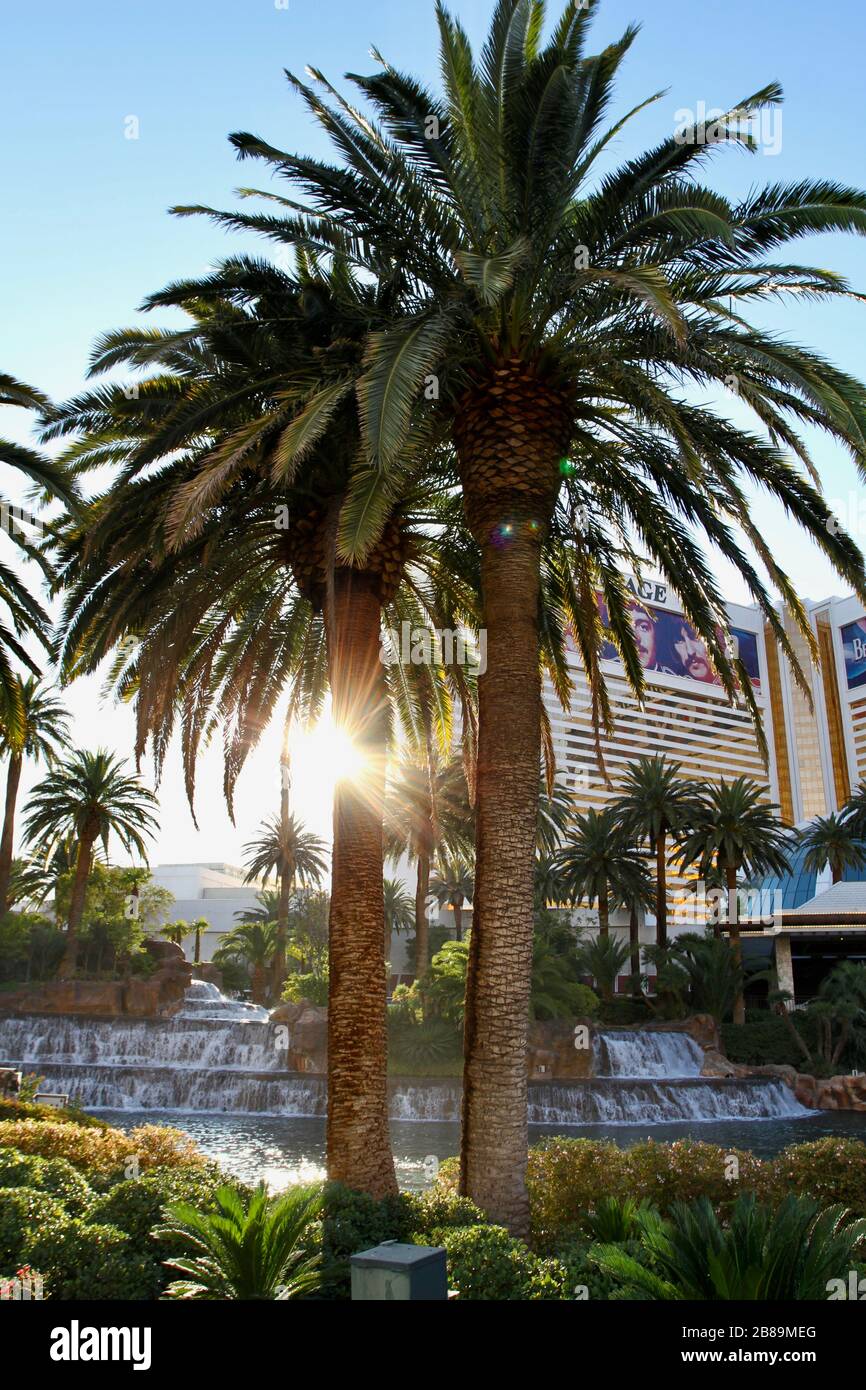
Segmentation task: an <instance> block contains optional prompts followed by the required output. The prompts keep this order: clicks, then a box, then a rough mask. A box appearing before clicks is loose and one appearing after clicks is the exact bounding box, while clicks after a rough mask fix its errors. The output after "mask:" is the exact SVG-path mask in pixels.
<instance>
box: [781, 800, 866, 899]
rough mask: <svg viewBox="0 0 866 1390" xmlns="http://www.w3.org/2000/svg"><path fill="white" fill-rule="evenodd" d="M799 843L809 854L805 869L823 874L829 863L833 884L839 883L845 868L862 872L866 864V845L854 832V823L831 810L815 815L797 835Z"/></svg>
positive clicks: (804, 861) (804, 862)
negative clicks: (826, 814) (821, 814)
mask: <svg viewBox="0 0 866 1390" xmlns="http://www.w3.org/2000/svg"><path fill="white" fill-rule="evenodd" d="M797 844H798V845H799V847H800V848H801V849H805V850H806V851H807V853H806V857H805V859H804V860H803V866H804V868H806V869H808V871H809V872H810V873H816V874H820V873H821V872H822V871H823V870H824V869H825V868H826V867H827V865H828V864H829V866H830V872H831V873H832V875H833V882H834V883H838V882H839V881H840V879H841V878H842V875H843V874H844V872H845V870H846V869H862V868H863V866H864V864H866V845H864V843H863V840H862V838H861V837H859V836H858V835H856V834H855V833H854V829H853V825H852V822H851V820H846V819H845V818H844V817H843V816H841V815H837V814H836V813H835V812H834V811H831V812H830V814H829V816H816V817H815V819H814V820H813V821H812V822H811V823H810V824H809V825H807V826H805V827H804V828H803V829H802V830H801V831H800V832H799V833H798V835H797Z"/></svg>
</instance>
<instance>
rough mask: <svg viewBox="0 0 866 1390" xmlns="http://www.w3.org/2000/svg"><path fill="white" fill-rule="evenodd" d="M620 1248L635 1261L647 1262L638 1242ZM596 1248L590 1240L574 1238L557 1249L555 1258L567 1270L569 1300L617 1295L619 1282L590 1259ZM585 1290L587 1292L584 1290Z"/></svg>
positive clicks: (634, 1241)
mask: <svg viewBox="0 0 866 1390" xmlns="http://www.w3.org/2000/svg"><path fill="white" fill-rule="evenodd" d="M619 1248H620V1249H621V1250H622V1251H623V1252H624V1253H625V1254H628V1255H631V1257H632V1258H633V1259H636V1260H641V1261H643V1262H646V1255H645V1253H644V1251H643V1249H642V1247H641V1244H640V1242H639V1241H637V1240H628V1241H623V1242H621V1243H620V1245H619ZM592 1249H593V1244H592V1242H591V1241H587V1240H579V1239H572V1240H567V1241H563V1242H562V1243H561V1244H559V1245H558V1246H557V1249H556V1256H557V1259H558V1260H559V1261H560V1263H561V1264H562V1265H563V1267H564V1269H565V1276H566V1290H567V1292H566V1297H567V1298H570V1299H577V1300H578V1301H583V1300H584V1299H592V1300H598V1299H601V1300H607V1299H610V1298H612V1297H613V1296H614V1294H616V1293H617V1290H618V1289H619V1288H620V1285H619V1281H618V1280H617V1279H616V1278H615V1276H614V1275H612V1274H607V1273H604V1272H603V1271H602V1270H600V1269H599V1268H598V1266H597V1265H596V1264H594V1263H593V1261H592V1260H591V1259H590V1258H589V1252H590V1250H592ZM584 1289H585V1290H586V1292H585V1293H584V1292H583V1290H584Z"/></svg>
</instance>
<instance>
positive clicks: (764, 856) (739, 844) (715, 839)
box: [678, 777, 791, 1023]
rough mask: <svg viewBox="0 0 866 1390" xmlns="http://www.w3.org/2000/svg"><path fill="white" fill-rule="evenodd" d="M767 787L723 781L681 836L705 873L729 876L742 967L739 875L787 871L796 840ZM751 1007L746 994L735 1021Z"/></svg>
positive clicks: (686, 852) (687, 855)
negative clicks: (769, 796)
mask: <svg viewBox="0 0 866 1390" xmlns="http://www.w3.org/2000/svg"><path fill="white" fill-rule="evenodd" d="M765 797H766V791H765V788H764V787H762V786H761V785H760V783H759V782H755V781H753V780H752V779H751V778H749V777H738V778H736V780H735V781H733V782H728V781H726V780H725V778H722V780H721V782H719V783H718V785H717V786H710V787H706V788H705V789H704V792H703V794H702V797H701V801H700V804H699V806H698V807H697V809H696V811H695V812H694V814H693V816H692V820H691V825H690V827H689V828H688V829H686V830H683V831H681V832H680V838H679V841H678V843H679V846H680V852H681V854H682V857H683V859H685V860H686V861H687V862H689V863H699V864H700V866H701V872H702V873H705V872H706V871H708V870H710V869H712V868H713V867H715V868H717V869H718V870H720V871H721V872H722V873H723V874H724V875H725V885H726V888H727V897H728V911H727V918H728V931H729V933H730V938H731V946H732V948H733V952H734V956H735V958H736V961H737V964H738V965H740V966H741V965H742V960H743V948H742V942H741V941H740V924H739V911H738V903H737V876H738V875H739V874H741V873H745V874H747V875H748V876H749V877H750V878H752V877H757V876H758V875H763V874H768V873H776V874H783V873H785V872H787V870H788V868H789V867H790V865H789V855H790V853H791V840H790V836H789V834H788V827H786V826H785V824H784V822H783V821H782V820H780V819H779V817H778V815H777V813H778V811H779V807H778V806H776V805H774V804H772V803H770V802H768V801H766V800H765ZM745 1018H746V1005H745V1000H744V998H743V993H742V990H741V991H740V993H739V994H738V996H737V1002H736V1004H735V1006H734V1022H735V1023H744V1022H745Z"/></svg>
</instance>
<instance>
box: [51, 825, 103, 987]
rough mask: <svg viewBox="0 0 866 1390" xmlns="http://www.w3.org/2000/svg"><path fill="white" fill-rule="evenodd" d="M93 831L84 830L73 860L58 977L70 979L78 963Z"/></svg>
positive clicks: (93, 836)
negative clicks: (79, 929) (63, 949)
mask: <svg viewBox="0 0 866 1390" xmlns="http://www.w3.org/2000/svg"><path fill="white" fill-rule="evenodd" d="M94 839H95V834H94V832H92V831H90V830H85V832H84V833H83V835H82V836H81V841H80V843H79V845H78V857H77V859H76V861H75V877H74V878H73V880H72V894H71V896H70V899H69V918H68V925H67V928H66V950H65V951H64V953H63V959H62V961H61V962H60V967H59V969H58V971H57V976H58V979H61V980H71V979H72V978H73V977H74V975H75V970H76V967H77V964H78V928H79V927H80V926H81V919H82V917H83V916H84V898H85V895H86V893H87V879H88V877H89V875H90V860H91V856H92V854H93V841H94Z"/></svg>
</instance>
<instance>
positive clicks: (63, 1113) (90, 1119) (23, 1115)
mask: <svg viewBox="0 0 866 1390" xmlns="http://www.w3.org/2000/svg"><path fill="white" fill-rule="evenodd" d="M4 1120H44V1121H50V1122H51V1123H52V1124H70V1125H81V1126H82V1127H83V1128H84V1129H110V1128H111V1126H110V1125H108V1124H107V1123H106V1122H105V1120H97V1119H96V1118H95V1117H94V1116H93V1115H85V1113H84V1111H83V1110H79V1109H78V1107H77V1106H76V1105H68V1106H67V1107H66V1109H65V1110H55V1109H54V1107H53V1106H51V1105H34V1104H31V1103H30V1102H28V1101H21V1100H0V1122H2V1121H4Z"/></svg>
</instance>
